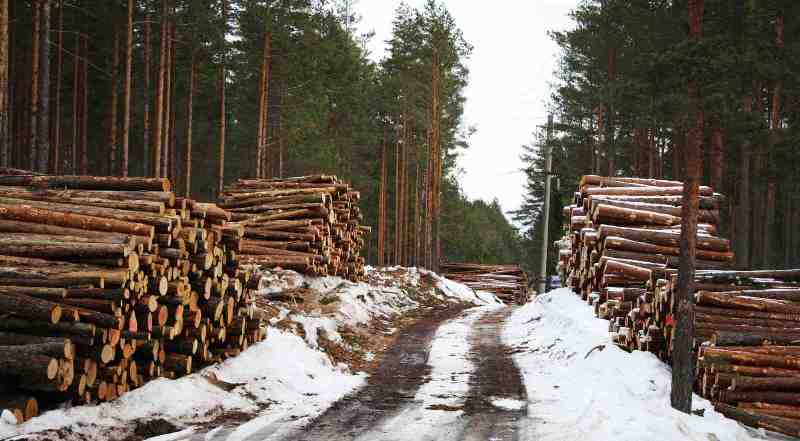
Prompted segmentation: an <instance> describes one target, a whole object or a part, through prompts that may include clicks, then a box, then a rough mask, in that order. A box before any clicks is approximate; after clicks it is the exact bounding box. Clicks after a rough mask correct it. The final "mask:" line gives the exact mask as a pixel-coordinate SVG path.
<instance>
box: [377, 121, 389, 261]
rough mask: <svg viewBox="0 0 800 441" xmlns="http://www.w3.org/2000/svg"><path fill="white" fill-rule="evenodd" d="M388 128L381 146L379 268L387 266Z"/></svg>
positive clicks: (384, 132)
mask: <svg viewBox="0 0 800 441" xmlns="http://www.w3.org/2000/svg"><path fill="white" fill-rule="evenodd" d="M387 137H388V134H387V130H386V127H384V128H383V143H382V144H381V172H380V176H381V179H380V190H379V194H378V266H384V265H386V193H387V190H388V189H387V188H386V187H387V184H388V183H389V181H388V177H387V176H386V175H387V174H388V171H389V164H388V162H389V152H388V150H389V146H388V144H387V143H388V139H387Z"/></svg>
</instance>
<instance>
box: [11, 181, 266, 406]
mask: <svg viewBox="0 0 800 441" xmlns="http://www.w3.org/2000/svg"><path fill="white" fill-rule="evenodd" d="M229 220H230V215H229V214H228V213H227V212H225V211H224V210H222V209H220V208H219V207H217V206H216V205H214V204H205V203H200V202H195V201H192V200H189V199H184V198H178V197H176V196H175V194H174V193H172V192H171V191H170V183H169V181H168V180H166V179H152V178H114V177H88V176H35V175H32V174H24V173H13V174H12V173H8V174H0V314H2V315H3V317H2V320H0V381H2V384H3V387H4V392H3V394H2V395H3V396H2V399H0V407H3V408H5V409H7V410H9V411H11V412H12V413H14V414H15V416H16V417H17V419H18V421H23V420H25V419H27V418H30V417H32V416H33V415H35V414H36V409H37V403H36V400H32V397H38V398H39V399H40V400H42V399H43V400H44V401H45V403H44V404H47V405H50V404H54V403H57V402H63V401H67V400H72V401H75V402H80V403H89V402H96V401H107V400H111V399H114V398H115V397H117V396H119V395H120V394H122V393H124V392H126V391H128V390H130V389H133V388H136V387H139V386H141V385H142V384H144V383H145V382H147V381H149V380H151V379H154V378H157V377H168V378H175V377H179V376H182V375H186V374H188V373H191V372H193V371H195V370H197V369H199V368H201V367H202V366H205V365H208V364H211V363H215V362H218V361H221V360H223V359H225V358H227V357H230V356H233V355H236V354H238V353H239V352H240V351H241V350H243V349H245V348H246V347H247V346H248V345H249V344H252V343H254V342H257V341H260V340H262V339H263V338H264V337H265V333H264V331H265V328H263V327H262V323H261V320H260V318H259V314H258V313H257V311H256V310H255V309H254V308H253V306H252V299H251V294H250V291H251V289H252V288H253V287H254V286H256V285H257V281H255V280H253V279H254V277H253V272H252V271H250V270H245V269H243V268H240V267H239V260H238V256H237V253H238V250H239V249H240V248H241V247H242V243H241V242H242V237H243V233H244V231H243V228H242V227H241V226H239V225H236V224H230V223H229Z"/></svg>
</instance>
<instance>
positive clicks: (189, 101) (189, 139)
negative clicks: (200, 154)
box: [184, 50, 197, 198]
mask: <svg viewBox="0 0 800 441" xmlns="http://www.w3.org/2000/svg"><path fill="white" fill-rule="evenodd" d="M190 64H191V65H190V66H189V97H188V98H187V103H186V179H185V181H186V182H185V185H186V191H185V193H184V195H185V196H186V197H187V198H188V197H191V194H192V113H193V109H194V106H193V105H192V104H193V101H194V89H195V82H196V80H195V71H196V70H197V66H196V61H195V51H194V50H192V58H191V61H190Z"/></svg>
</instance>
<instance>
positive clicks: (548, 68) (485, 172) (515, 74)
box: [356, 0, 578, 211]
mask: <svg viewBox="0 0 800 441" xmlns="http://www.w3.org/2000/svg"><path fill="white" fill-rule="evenodd" d="M400 3H401V2H400V0H359V1H358V3H357V4H356V8H357V10H358V13H359V14H360V15H361V17H362V20H361V22H360V23H359V30H360V32H368V31H375V37H374V38H373V39H372V41H371V42H370V44H369V49H370V52H371V53H372V58H373V59H376V60H377V59H380V58H381V57H382V56H383V54H384V51H385V48H386V43H385V42H386V40H388V39H389V37H390V36H391V33H392V16H393V12H394V10H395V9H396V8H397V6H398V5H399V4H400ZM406 3H409V4H411V5H412V6H417V7H421V6H422V5H423V4H424V0H407V1H406ZM444 3H445V4H446V5H447V8H448V9H449V10H450V13H451V14H452V15H453V16H454V17H455V19H456V22H457V23H458V25H459V27H460V28H461V30H462V31H463V32H464V36H465V38H466V39H467V41H468V42H469V43H470V44H472V45H473V46H474V51H473V53H472V57H471V59H470V60H469V63H468V65H469V68H470V83H469V87H468V88H467V90H466V96H467V104H466V115H465V116H466V123H467V124H469V125H472V126H475V127H476V128H477V132H476V133H475V134H474V135H473V136H472V138H471V139H470V149H469V150H468V151H466V152H465V153H464V154H463V156H462V158H461V159H460V161H459V166H460V168H461V169H462V170H463V176H462V179H461V182H462V185H463V187H464V190H465V192H466V194H467V196H469V197H470V198H473V199H478V198H480V199H486V200H492V199H494V198H497V199H499V200H500V204H501V205H502V207H503V210H505V211H509V210H513V209H516V208H517V207H519V205H520V203H521V202H522V194H523V184H524V177H523V175H522V173H521V172H520V171H519V169H520V167H521V163H520V161H519V154H520V152H521V148H522V145H523V144H526V143H528V142H530V141H531V140H532V139H533V131H534V129H535V127H536V126H537V125H542V124H544V123H545V121H546V119H547V113H546V108H545V102H546V100H547V97H548V95H549V93H550V85H551V84H552V78H553V71H554V69H555V66H556V64H555V63H556V60H557V54H558V48H557V46H556V45H555V44H554V43H553V42H552V41H551V40H550V39H549V38H548V36H547V31H549V30H562V29H566V28H568V27H569V26H570V21H569V18H568V17H567V14H568V13H569V12H570V11H571V10H572V9H574V8H575V6H576V5H577V3H578V0H495V1H493V2H483V1H477V0H444Z"/></svg>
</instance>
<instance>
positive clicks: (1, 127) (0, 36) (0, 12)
mask: <svg viewBox="0 0 800 441" xmlns="http://www.w3.org/2000/svg"><path fill="white" fill-rule="evenodd" d="M8 15H9V10H8V0H0V167H8V166H9V164H10V159H11V158H10V156H11V155H10V151H9V150H10V147H11V145H10V143H9V142H8V132H9V131H10V130H9V129H10V127H9V121H10V118H9V107H10V105H9V103H10V101H11V100H10V96H9V95H10V94H9V83H10V81H9V69H8V66H9V50H8V47H9V44H8V41H9V38H8V33H9V32H8Z"/></svg>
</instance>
